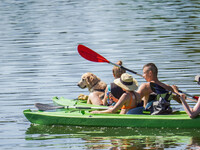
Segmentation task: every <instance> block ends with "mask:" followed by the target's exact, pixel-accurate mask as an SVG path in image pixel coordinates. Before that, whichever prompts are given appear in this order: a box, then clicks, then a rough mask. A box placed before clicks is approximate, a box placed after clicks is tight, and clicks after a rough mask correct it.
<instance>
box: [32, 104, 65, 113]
mask: <svg viewBox="0 0 200 150" xmlns="http://www.w3.org/2000/svg"><path fill="white" fill-rule="evenodd" d="M35 107H36V108H38V110H42V111H45V110H52V109H61V108H64V106H52V105H49V104H42V103H35Z"/></svg>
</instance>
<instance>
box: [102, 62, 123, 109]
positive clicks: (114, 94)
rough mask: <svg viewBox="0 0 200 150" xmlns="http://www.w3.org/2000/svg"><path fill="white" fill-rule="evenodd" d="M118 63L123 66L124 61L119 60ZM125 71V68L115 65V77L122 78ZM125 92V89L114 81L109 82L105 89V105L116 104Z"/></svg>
mask: <svg viewBox="0 0 200 150" xmlns="http://www.w3.org/2000/svg"><path fill="white" fill-rule="evenodd" d="M116 64H117V65H120V66H121V65H122V61H118V62H117V63H116ZM125 72H126V70H125V69H123V68H119V67H117V66H114V67H113V69H112V73H113V77H114V79H118V78H120V77H121V75H122V74H123V73H125ZM123 93H124V91H123V90H122V88H121V87H119V86H118V85H116V84H115V83H114V82H112V83H110V84H108V85H107V87H106V89H105V95H104V98H103V100H102V101H103V105H105V106H114V105H115V104H116V103H117V101H118V100H119V98H120V97H121V95H122V94H123Z"/></svg>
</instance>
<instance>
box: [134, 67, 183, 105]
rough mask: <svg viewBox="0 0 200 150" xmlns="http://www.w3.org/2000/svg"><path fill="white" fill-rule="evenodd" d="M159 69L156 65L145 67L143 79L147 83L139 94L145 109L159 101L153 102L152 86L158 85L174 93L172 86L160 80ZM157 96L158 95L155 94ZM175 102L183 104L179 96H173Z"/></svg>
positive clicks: (142, 86)
mask: <svg viewBox="0 0 200 150" xmlns="http://www.w3.org/2000/svg"><path fill="white" fill-rule="evenodd" d="M157 75H158V68H157V67H156V65H155V64H154V63H148V64H146V65H144V66H143V77H144V79H145V80H146V81H147V82H146V83H143V84H141V85H140V87H139V89H138V90H137V92H138V93H139V94H140V97H141V99H142V100H143V102H144V108H147V107H148V106H149V105H151V106H152V105H153V104H152V102H154V101H158V99H155V100H154V101H152V97H151V94H152V93H154V92H155V91H153V89H152V86H151V85H152V84H154V85H157V86H159V87H161V88H163V89H165V90H166V91H171V92H174V90H173V88H172V87H171V86H170V85H167V84H165V83H163V82H161V81H159V79H158V76H157ZM155 94H157V93H155ZM171 97H173V99H174V100H176V101H177V102H178V103H181V101H180V98H179V96H177V95H172V96H171Z"/></svg>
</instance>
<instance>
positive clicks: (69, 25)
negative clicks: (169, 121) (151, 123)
mask: <svg viewBox="0 0 200 150" xmlns="http://www.w3.org/2000/svg"><path fill="white" fill-rule="evenodd" d="M0 20H1V21H0V64H1V65H0V84H1V86H0V102H1V109H0V149H9V150H12V149H15V150H16V149H20V150H27V149H28V150H29V149H41V150H44V149H73V150H74V149H113V150H114V149H116V150H117V149H199V148H200V133H199V132H200V131H199V130H197V129H191V130H182V129H140V128H97V127H95V128H94V127H70V126H33V125H31V124H30V122H28V121H27V119H26V118H25V117H24V115H23V110H25V109H35V108H34V104H35V103H36V102H41V103H48V104H51V103H52V100H51V99H52V97H53V96H59V97H60V96H63V97H65V98H69V99H73V98H77V97H78V95H79V94H81V93H83V94H88V91H87V90H86V89H85V90H82V89H80V88H78V87H77V82H78V81H79V80H80V77H81V75H82V74H83V73H85V72H92V73H94V74H96V75H97V76H98V77H100V78H101V79H102V80H104V81H105V82H106V83H110V82H112V81H113V77H112V72H111V69H112V65H109V64H107V63H94V62H89V61H87V60H85V59H83V58H82V57H81V56H80V55H79V54H78V52H77V45H78V44H84V45H86V46H88V47H90V48H91V49H93V50H95V51H96V52H98V53H100V54H101V55H103V56H104V57H105V58H107V59H108V60H109V61H111V62H117V61H118V60H122V61H123V64H124V66H125V67H127V68H129V69H132V70H134V71H136V72H138V73H141V74H142V66H143V65H144V64H146V63H148V62H153V63H155V64H156V65H157V66H158V69H159V78H160V80H161V81H163V82H165V83H167V84H170V85H172V84H176V85H178V86H179V87H180V89H181V90H182V91H186V92H187V93H190V94H192V95H198V94H199V93H200V92H199V89H200V87H198V85H197V84H196V83H195V82H194V76H195V75H196V74H200V69H199V68H200V67H199V66H200V57H199V56H200V1H199V0H182V1H180V0H176V1H170V0H154V1H152V0H123V1H120V0H109V1H105V0H95V1H91V0H81V1H78V0H74V1H71V0H65V1H64V0H48V1H45V0H43V1H41V0H6V1H5V0H0ZM133 76H134V77H135V78H136V79H137V80H138V82H139V83H140V84H141V83H143V82H145V81H144V79H142V78H141V77H139V76H136V75H133ZM173 104H174V106H175V107H176V108H179V109H180V110H183V108H182V106H181V105H178V104H177V103H176V102H173ZM189 104H190V105H194V103H193V102H189Z"/></svg>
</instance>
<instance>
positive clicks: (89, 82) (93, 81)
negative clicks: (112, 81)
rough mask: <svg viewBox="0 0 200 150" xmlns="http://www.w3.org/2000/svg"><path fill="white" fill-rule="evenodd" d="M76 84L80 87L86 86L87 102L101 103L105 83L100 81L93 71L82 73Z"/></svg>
mask: <svg viewBox="0 0 200 150" xmlns="http://www.w3.org/2000/svg"><path fill="white" fill-rule="evenodd" d="M78 86H79V87H80V88H82V89H85V88H88V90H89V92H90V94H89V97H88V100H87V103H88V104H94V105H102V104H103V103H102V99H103V97H104V92H105V89H106V86H107V84H106V83H105V82H103V81H101V79H100V78H98V77H97V76H96V75H94V74H93V73H90V72H87V73H85V74H83V75H82V77H81V80H80V81H79V82H78Z"/></svg>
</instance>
